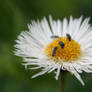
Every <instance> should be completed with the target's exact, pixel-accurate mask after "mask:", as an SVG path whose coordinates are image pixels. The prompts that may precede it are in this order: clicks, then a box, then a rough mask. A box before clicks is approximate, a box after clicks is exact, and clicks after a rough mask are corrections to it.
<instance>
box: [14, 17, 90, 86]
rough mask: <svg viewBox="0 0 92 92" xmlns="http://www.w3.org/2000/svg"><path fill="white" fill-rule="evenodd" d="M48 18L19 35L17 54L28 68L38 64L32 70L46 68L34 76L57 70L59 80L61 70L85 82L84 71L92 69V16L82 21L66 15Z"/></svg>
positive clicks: (34, 23) (88, 71)
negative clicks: (91, 23)
mask: <svg viewBox="0 0 92 92" xmlns="http://www.w3.org/2000/svg"><path fill="white" fill-rule="evenodd" d="M49 20H50V21H49V23H48V22H47V20H46V18H43V19H42V20H41V21H40V22H39V21H37V22H35V21H32V24H29V25H28V29H29V31H25V32H24V31H23V32H21V34H20V35H19V36H18V40H16V42H17V44H16V45H15V47H16V51H15V54H16V55H17V56H21V57H23V60H24V62H25V63H24V65H25V67H27V66H30V65H34V66H35V67H33V68H32V67H31V68H29V69H39V68H42V71H41V72H40V73H38V74H36V75H34V76H32V78H34V77H37V76H39V75H42V74H44V73H46V72H48V73H50V72H52V71H54V70H56V71H55V74H56V76H55V78H56V79H58V76H59V74H60V70H61V69H62V70H66V71H69V72H70V73H71V74H74V75H75V76H76V77H77V79H78V80H79V81H80V82H81V83H82V85H84V82H83V81H82V79H81V77H80V75H79V74H80V73H82V72H83V71H84V72H87V73H91V72H92V65H91V64H92V27H91V26H90V24H89V23H88V22H89V18H86V19H85V20H84V21H82V17H80V18H79V19H73V18H72V17H70V20H69V22H68V20H67V19H66V18H64V20H63V21H62V22H61V21H60V20H57V21H54V20H52V17H51V16H50V18H49Z"/></svg>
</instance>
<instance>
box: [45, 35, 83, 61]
mask: <svg viewBox="0 0 92 92" xmlns="http://www.w3.org/2000/svg"><path fill="white" fill-rule="evenodd" d="M45 54H46V55H47V57H48V58H51V59H54V60H55V61H56V62H58V61H59V59H61V60H63V61H64V62H73V61H75V60H77V59H78V58H79V57H80V56H81V54H82V51H81V48H80V44H79V43H77V42H76V41H74V40H73V39H71V37H70V35H67V37H58V38H56V39H55V40H53V42H52V43H49V44H48V45H47V46H46V47H45Z"/></svg>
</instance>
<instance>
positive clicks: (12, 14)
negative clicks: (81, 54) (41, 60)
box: [0, 0, 92, 92]
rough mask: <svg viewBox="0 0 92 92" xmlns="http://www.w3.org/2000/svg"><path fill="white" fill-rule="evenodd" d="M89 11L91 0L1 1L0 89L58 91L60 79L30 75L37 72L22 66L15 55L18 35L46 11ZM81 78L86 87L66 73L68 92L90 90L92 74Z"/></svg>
mask: <svg viewBox="0 0 92 92" xmlns="http://www.w3.org/2000/svg"><path fill="white" fill-rule="evenodd" d="M91 10H92V0H0V92H58V91H59V84H58V83H59V81H56V80H55V79H54V78H53V74H45V75H44V76H40V77H38V78H36V79H31V78H30V77H31V76H32V75H33V74H35V73H36V72H38V71H35V70H34V71H32V70H31V71H30V70H27V71H26V70H25V69H24V67H23V66H22V65H21V63H22V59H21V58H20V57H17V56H15V55H14V53H13V51H14V47H13V46H14V44H15V40H16V39H17V35H19V33H20V32H21V31H22V30H27V23H30V21H31V20H33V19H35V20H36V19H37V18H39V19H41V18H42V17H44V16H46V17H48V16H49V14H51V15H52V16H53V18H54V19H58V18H60V19H62V18H63V17H67V18H69V16H70V15H73V17H80V16H81V15H83V16H84V18H85V17H89V16H90V17H92V12H91ZM91 19H92V18H91ZM91 24H92V23H91ZM82 77H83V79H84V81H85V83H86V86H85V87H82V86H81V84H80V83H79V82H78V81H77V79H76V78H75V77H74V76H71V75H69V78H68V79H67V92H77V91H78V92H90V90H91V84H92V78H91V77H92V74H85V73H84V74H83V75H82Z"/></svg>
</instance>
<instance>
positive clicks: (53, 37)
mask: <svg viewBox="0 0 92 92" xmlns="http://www.w3.org/2000/svg"><path fill="white" fill-rule="evenodd" d="M51 38H52V39H56V38H59V36H57V35H52V36H51Z"/></svg>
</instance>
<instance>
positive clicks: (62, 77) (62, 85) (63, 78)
mask: <svg viewBox="0 0 92 92" xmlns="http://www.w3.org/2000/svg"><path fill="white" fill-rule="evenodd" d="M66 75H67V71H63V70H62V71H61V73H60V92H65V85H66Z"/></svg>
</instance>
